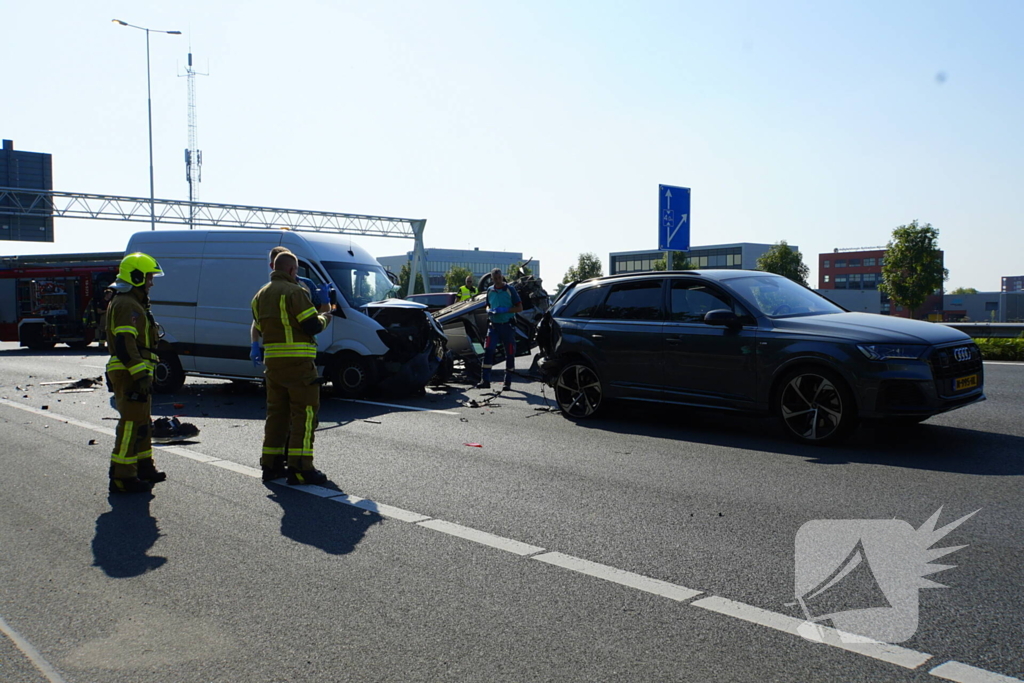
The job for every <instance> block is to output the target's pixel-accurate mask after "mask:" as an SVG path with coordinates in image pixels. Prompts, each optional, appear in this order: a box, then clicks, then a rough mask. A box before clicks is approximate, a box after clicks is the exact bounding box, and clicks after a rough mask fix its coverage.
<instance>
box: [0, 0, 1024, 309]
mask: <svg viewBox="0 0 1024 683" xmlns="http://www.w3.org/2000/svg"><path fill="white" fill-rule="evenodd" d="M115 18H116V19H121V20H123V21H126V22H128V23H131V24H136V25H139V26H146V27H149V28H152V29H157V30H180V31H182V33H183V35H181V36H173V35H166V34H156V33H152V34H151V35H150V60H151V75H152V101H153V136H154V167H155V183H156V196H157V197H160V198H172V199H187V198H188V185H187V183H186V180H185V162H184V149H185V148H186V147H187V146H188V125H187V124H188V106H187V105H188V94H187V85H186V83H187V79H186V78H184V77H182V74H184V67H185V64H186V60H187V55H188V52H189V49H190V46H191V51H192V53H193V55H194V66H195V67H196V69H197V70H199V71H202V72H206V73H208V74H209V75H208V76H197V77H196V79H197V80H196V89H197V116H198V141H199V145H198V146H199V148H200V149H201V150H202V152H203V162H204V163H203V176H202V183H200V184H199V186H198V188H199V189H198V198H199V199H200V200H201V201H208V202H218V203H235V204H248V205H258V206H268V207H278V208H293V209H309V210H321V211H337V212H345V213H357V214H369V215H381V216H395V217H403V218H424V219H426V220H427V224H426V233H425V243H426V247H427V248H428V249H430V248H453V249H459V248H472V247H478V248H480V249H481V250H509V251H521V252H523V254H524V255H525V256H527V257H533V258H536V259H538V260H540V262H541V266H542V275H543V277H544V279H545V280H547V281H548V282H549V283H552V284H553V283H555V282H558V281H560V280H561V278H562V276H563V274H564V273H565V271H566V270H567V269H568V268H569V267H570V266H571V265H573V264H575V263H576V260H577V257H578V255H579V254H580V253H581V252H594V253H596V254H597V255H598V256H599V257H600V259H601V261H602V262H603V263H604V265H605V272H606V273H607V266H608V254H609V253H610V252H617V251H628V250H637V249H655V248H656V247H657V228H658V218H659V217H658V206H657V193H658V185H659V184H666V185H677V186H683V187H689V188H691V192H692V194H691V237H690V241H691V244H692V245H694V246H699V245H708V244H722V243H732V242H762V243H775V242H778V241H780V240H785V241H787V242H788V243H789V244H791V245H796V246H798V247H799V248H800V251H801V252H802V254H803V257H804V262H805V263H807V265H808V266H810V268H811V278H810V281H811V283H812V285H814V284H815V283H816V282H817V261H818V258H817V256H818V254H819V253H822V252H830V251H832V250H833V249H835V248H852V247H873V246H883V245H885V243H886V242H887V241H888V240H889V239H890V238H891V235H892V231H893V229H894V228H896V227H897V226H899V225H903V224H906V223H909V222H910V221H912V220H915V219H916V220H918V221H920V222H922V223H924V222H927V223H931V224H932V225H933V226H934V227H935V228H937V229H938V230H939V246H940V248H942V249H943V250H944V251H945V263H946V267H947V268H948V269H949V273H950V277H949V280H948V281H947V289H951V288H955V287H961V286H962V287H975V288H977V289H978V290H981V291H992V290H998V289H999V286H1000V279H999V278H1000V277H1001V276H1007V275H1021V274H1024V230H1022V227H1024V221H1022V216H1024V129H1022V125H1021V122H1022V121H1024V48H1022V47H1021V42H1020V36H1019V33H1020V27H1021V26H1024V3H1021V2H1019V1H1017V0H1012V1H1008V2H995V1H985V0H977V1H971V2H967V1H964V2H947V1H944V0H929V1H917V0H885V1H876V0H865V1H858V2H839V1H828V2H819V1H814V2H799V1H788V0H778V1H776V2H757V1H754V2H740V1H732V0H720V1H716V2H681V1H677V2H658V1H653V0H651V1H646V0H634V1H631V2H605V1H601V0H589V1H588V2H582V1H571V0H519V1H518V2H512V3H498V2H482V1H478V2H468V1H467V2H458V1H447V0H432V1H431V2H422V1H416V0H379V1H377V2H371V3H368V2H354V1H349V0H330V1H328V0H322V1H315V0H292V2H290V3H282V2H273V3H271V2H266V1H263V0H250V1H249V2H244V3H239V2H232V3H228V2H223V1H221V0H203V1H201V2H200V1H193V0H178V1H176V2H174V3H169V2H148V1H145V0H131V1H113V2H103V1H92V0H89V1H87V2H82V1H81V0H47V2H24V1H21V2H18V1H16V0H11V1H9V2H7V3H4V5H3V8H2V10H0V22H2V24H3V25H4V27H5V31H4V40H3V41H2V42H0V59H2V62H3V63H4V64H5V65H7V68H6V69H5V74H4V82H5V83H4V85H5V87H4V94H3V97H2V98H0V137H3V138H4V139H10V140H13V141H14V146H15V149H16V150H24V151H33V152H47V153H50V154H52V155H53V177H54V189H55V190H60V191H65V192H88V193H98V194H113V195H128V196H137V197H148V196H149V154H148V146H147V144H148V143H147V101H146V43H145V34H144V32H142V31H139V30H136V29H133V28H128V27H124V26H119V25H117V24H114V23H112V22H111V20H112V19H115ZM55 225H56V229H55V233H56V241H55V242H54V243H53V244H40V243H26V242H4V243H0V255H11V254H35V253H53V252H59V253H72V252H89V251H118V250H122V249H123V248H124V246H125V244H126V243H127V240H128V237H129V236H130V235H131V234H132V233H133V232H136V231H138V230H143V229H148V226H146V225H145V224H142V223H115V222H108V221H86V220H80V219H57V220H56V223H55ZM358 241H359V242H360V244H362V245H363V246H364V247H366V248H367V249H369V250H370V251H371V253H373V254H375V255H377V256H387V255H393V254H399V253H404V252H405V251H408V250H410V249H411V248H412V242H411V240H398V239H384V238H375V239H360V240H358ZM551 289H553V287H552V288H551Z"/></svg>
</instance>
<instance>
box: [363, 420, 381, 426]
mask: <svg viewBox="0 0 1024 683" xmlns="http://www.w3.org/2000/svg"><path fill="white" fill-rule="evenodd" d="M363 422H369V423H370V424H372V425H379V424H380V421H379V420H363Z"/></svg>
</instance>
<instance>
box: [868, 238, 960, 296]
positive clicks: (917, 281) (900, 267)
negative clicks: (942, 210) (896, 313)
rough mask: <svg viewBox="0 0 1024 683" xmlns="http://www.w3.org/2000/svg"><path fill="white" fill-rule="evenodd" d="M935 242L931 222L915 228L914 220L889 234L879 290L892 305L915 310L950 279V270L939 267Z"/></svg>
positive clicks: (936, 240)
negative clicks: (890, 237) (890, 235)
mask: <svg viewBox="0 0 1024 683" xmlns="http://www.w3.org/2000/svg"><path fill="white" fill-rule="evenodd" d="M938 239H939V231H938V230H936V229H935V228H933V227H932V225H931V223H925V224H924V225H918V224H917V221H916V220H914V221H911V223H910V224H909V225H901V226H899V227H898V228H896V229H895V230H893V231H892V240H890V241H889V244H887V245H886V247H885V249H886V251H885V263H884V264H883V265H882V281H881V282H880V283H879V284H878V289H880V290H881V291H882V292H884V293H885V294H888V295H889V298H890V299H891V300H892V302H893V303H894V304H895V305H897V306H903V307H904V308H906V309H907V310H909V311H914V310H915V309H917V308H919V307H920V306H921V304H923V303H924V302H925V300H926V299H927V298H928V296H929V295H930V294H932V293H933V292H934V291H935V290H937V289H941V288H942V283H943V282H945V281H946V280H947V279H949V271H948V270H946V269H945V268H943V267H942V259H941V256H940V253H939V246H938Z"/></svg>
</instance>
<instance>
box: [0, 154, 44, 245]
mask: <svg viewBox="0 0 1024 683" xmlns="http://www.w3.org/2000/svg"><path fill="white" fill-rule="evenodd" d="M0 187H12V188H18V189H24V190H33V191H39V190H52V189H53V159H52V157H51V156H50V155H49V154H41V153H39V152H16V151H14V142H13V141H12V140H4V141H3V148H2V149H0ZM33 196H34V195H32V194H26V195H20V194H18V193H15V194H14V196H13V197H12V196H10V195H8V196H7V197H0V208H3V209H7V210H12V209H16V208H19V207H20V208H24V207H28V206H30V205H31V204H32V203H33ZM0 240H14V241H18V242H52V241H53V211H52V209H49V208H45V207H43V208H40V209H37V210H33V211H32V213H25V214H21V215H17V214H13V215H7V216H3V215H0Z"/></svg>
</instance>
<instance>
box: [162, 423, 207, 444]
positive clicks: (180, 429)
mask: <svg viewBox="0 0 1024 683" xmlns="http://www.w3.org/2000/svg"><path fill="white" fill-rule="evenodd" d="M152 433H153V443H174V442H176V441H185V440H187V439H191V438H193V437H196V436H198V435H199V428H198V427H196V426H195V425H194V424H192V423H191V422H181V421H180V420H178V418H177V417H170V418H168V417H160V418H157V419H156V420H154V421H153V429H152Z"/></svg>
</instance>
